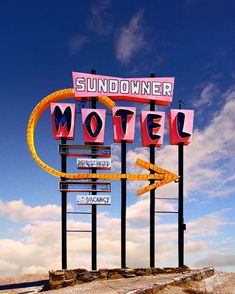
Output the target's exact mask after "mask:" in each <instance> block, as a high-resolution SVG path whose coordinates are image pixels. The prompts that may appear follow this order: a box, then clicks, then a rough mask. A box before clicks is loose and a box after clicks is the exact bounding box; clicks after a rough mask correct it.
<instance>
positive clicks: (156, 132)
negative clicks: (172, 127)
mask: <svg viewBox="0 0 235 294" xmlns="http://www.w3.org/2000/svg"><path fill="white" fill-rule="evenodd" d="M164 122H165V113H164V112H159V111H142V112H141V135H142V146H144V147H148V146H149V145H150V144H154V145H155V146H156V147H160V146H161V144H162V143H163V134H164Z"/></svg>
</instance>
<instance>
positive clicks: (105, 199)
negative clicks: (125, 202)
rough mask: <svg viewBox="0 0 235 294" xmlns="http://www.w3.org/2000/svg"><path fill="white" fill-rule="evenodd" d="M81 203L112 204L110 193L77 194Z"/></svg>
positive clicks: (78, 201)
mask: <svg viewBox="0 0 235 294" xmlns="http://www.w3.org/2000/svg"><path fill="white" fill-rule="evenodd" d="M77 204H79V205H94V204H96V205H111V196H110V195H79V196H77Z"/></svg>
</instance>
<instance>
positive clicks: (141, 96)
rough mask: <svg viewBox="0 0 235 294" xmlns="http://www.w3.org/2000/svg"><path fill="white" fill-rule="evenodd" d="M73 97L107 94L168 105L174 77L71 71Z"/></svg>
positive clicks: (115, 97) (116, 97)
mask: <svg viewBox="0 0 235 294" xmlns="http://www.w3.org/2000/svg"><path fill="white" fill-rule="evenodd" d="M73 85H74V95H75V97H93V96H109V97H112V99H113V100H129V101H135V102H143V103H148V102H149V101H150V100H154V101H155V104H159V105H165V106H169V105H170V103H171V102H172V97H173V91H174V78H173V77H171V78H152V77H151V78H128V79H127V78H116V77H109V76H102V75H92V74H86V73H80V72H73Z"/></svg>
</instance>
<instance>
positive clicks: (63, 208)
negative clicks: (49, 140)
mask: <svg viewBox="0 0 235 294" xmlns="http://www.w3.org/2000/svg"><path fill="white" fill-rule="evenodd" d="M61 144H66V138H61ZM61 171H62V172H64V173H66V172H67V155H66V154H61ZM61 180H62V181H65V180H66V179H65V178H61ZM66 231H67V192H65V191H62V192H61V251H62V269H67V232H66Z"/></svg>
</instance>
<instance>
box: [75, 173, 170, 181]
mask: <svg viewBox="0 0 235 294" xmlns="http://www.w3.org/2000/svg"><path fill="white" fill-rule="evenodd" d="M76 178H77V179H100V180H121V179H127V180H130V181H149V180H163V179H164V175H158V174H150V175H149V174H88V173H87V174H77V175H76Z"/></svg>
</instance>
